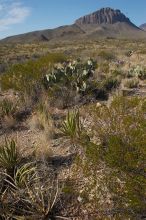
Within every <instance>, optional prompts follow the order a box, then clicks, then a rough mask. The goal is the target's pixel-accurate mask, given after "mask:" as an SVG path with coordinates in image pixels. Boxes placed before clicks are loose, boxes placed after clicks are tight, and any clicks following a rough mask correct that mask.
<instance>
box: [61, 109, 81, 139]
mask: <svg viewBox="0 0 146 220" xmlns="http://www.w3.org/2000/svg"><path fill="white" fill-rule="evenodd" d="M61 131H62V133H63V134H64V135H65V136H66V137H69V138H70V139H71V140H75V139H78V138H79V137H80V135H81V132H82V125H81V121H80V115H79V111H73V112H68V114H67V116H66V120H65V121H64V122H63V124H62V128H61Z"/></svg>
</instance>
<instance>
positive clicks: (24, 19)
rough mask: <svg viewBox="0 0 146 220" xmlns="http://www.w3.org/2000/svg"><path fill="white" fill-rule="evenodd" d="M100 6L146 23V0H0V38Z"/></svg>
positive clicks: (59, 22) (61, 22)
mask: <svg viewBox="0 0 146 220" xmlns="http://www.w3.org/2000/svg"><path fill="white" fill-rule="evenodd" d="M102 7H112V8H115V9H120V10H121V11H122V12H123V13H125V14H126V16H128V17H129V18H130V19H131V21H132V22H134V23H135V24H136V25H140V24H142V23H146V0H0V38H4V37H6V36H11V35H15V34H20V33H25V32H29V31H34V30H41V29H49V28H54V27H58V26H61V25H65V24H72V23H73V22H74V21H75V20H76V19H77V18H79V17H81V16H82V15H85V14H88V13H90V12H93V11H96V10H98V9H100V8H102Z"/></svg>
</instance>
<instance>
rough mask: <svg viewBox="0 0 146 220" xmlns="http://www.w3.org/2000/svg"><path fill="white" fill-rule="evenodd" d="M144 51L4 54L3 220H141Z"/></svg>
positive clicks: (29, 48) (18, 49) (76, 48)
mask: <svg viewBox="0 0 146 220" xmlns="http://www.w3.org/2000/svg"><path fill="white" fill-rule="evenodd" d="M48 48H49V51H50V53H49V54H48ZM117 48H118V50H117ZM137 48H138V49H137ZM144 48H145V42H144V41H139V42H135V41H129V40H124V39H123V40H118V39H113V38H107V39H106V40H105V39H101V41H97V42H92V41H91V42H88V41H87V43H86V44H83V42H75V41H73V42H71V43H67V42H62V43H60V42H58V43H57V44H55V43H54V44H53V43H52V44H51V43H50V42H45V43H42V44H41V43H40V44H38V45H35V44H33V45H32V44H29V45H25V44H22V45H17V46H16V45H11V46H10V45H7V46H4V45H3V46H2V48H1V49H0V50H1V51H0V56H1V62H3V61H4V60H5V64H6V66H5V68H4V69H3V74H2V75H1V76H0V86H1V91H0V95H1V96H0V218H1V219H2V220H3V219H4V220H6V219H8V220H10V219H24V220H25V219H26V220H27V219H28V220H31V219H38V220H41V219H42V220H46V219H77V220H84V219H89V220H90V219H101V220H104V219H115V220H116V219H125V220H126V219H127V220H133V219H141V218H144V216H145V215H146V208H145V200H146V190H145V189H146V181H145V169H146V164H145V160H146V151H145V145H146V135H145V134H146V119H145V113H146V100H145V95H146V85H145V79H146V77H145V75H146V74H145V72H146V71H145V69H146V67H145V58H146V57H145V53H143V52H142V51H144V50H145V49H144ZM6 51H8V53H9V55H7V59H6ZM16 53H17V54H18V55H17V56H16ZM64 54H66V56H65V55H64ZM14 55H15V56H16V57H14ZM12 57H14V60H11V59H12ZM20 57H21V58H22V60H21V59H20ZM78 57H80V58H78ZM89 57H90V58H89ZM2 60H3V61H2ZM10 60H11V61H10ZM7 62H8V63H7ZM135 88H136V89H135ZM123 91H128V92H129V91H130V92H131V93H129V94H128V95H126V96H125V97H123V96H122V95H121V94H124V93H123ZM131 94H132V96H131ZM133 96H134V97H133ZM5 138H6V142H5ZM14 140H15V141H14Z"/></svg>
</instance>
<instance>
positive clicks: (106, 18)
mask: <svg viewBox="0 0 146 220" xmlns="http://www.w3.org/2000/svg"><path fill="white" fill-rule="evenodd" d="M116 22H126V23H131V22H130V20H129V18H127V17H126V16H125V15H124V14H123V13H122V12H121V11H120V10H114V9H112V8H102V9H100V10H98V11H96V12H94V13H92V14H89V15H85V16H83V17H81V18H79V19H77V20H76V22H75V23H76V24H78V25H83V24H99V25H100V24H114V23H116Z"/></svg>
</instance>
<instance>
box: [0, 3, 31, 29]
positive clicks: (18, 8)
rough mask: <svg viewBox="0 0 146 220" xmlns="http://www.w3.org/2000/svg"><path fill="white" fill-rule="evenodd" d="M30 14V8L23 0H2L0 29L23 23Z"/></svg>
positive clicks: (0, 5) (0, 4)
mask: <svg viewBox="0 0 146 220" xmlns="http://www.w3.org/2000/svg"><path fill="white" fill-rule="evenodd" d="M29 15H30V8H28V7H27V6H24V5H23V3H22V1H21V0H0V31H4V30H7V29H9V28H11V25H14V24H19V23H22V22H23V21H24V20H25V19H26V18H27V17H28V16H29Z"/></svg>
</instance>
